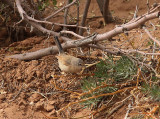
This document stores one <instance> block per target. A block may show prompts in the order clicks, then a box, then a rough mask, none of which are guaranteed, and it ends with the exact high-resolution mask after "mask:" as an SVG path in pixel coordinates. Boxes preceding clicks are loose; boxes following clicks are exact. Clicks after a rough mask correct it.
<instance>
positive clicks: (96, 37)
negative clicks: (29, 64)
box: [9, 0, 160, 60]
mask: <svg viewBox="0 0 160 119" xmlns="http://www.w3.org/2000/svg"><path fill="white" fill-rule="evenodd" d="M15 1H16V5H17V8H18V11H19V13H20V15H21V17H22V19H23V20H25V21H26V22H28V23H30V24H31V25H32V26H33V27H35V28H37V29H39V30H40V31H42V32H43V33H46V34H51V35H56V36H59V33H56V32H54V31H51V30H48V29H46V28H44V27H42V26H41V25H40V24H39V23H37V22H36V20H34V19H33V18H31V17H29V16H28V15H27V14H26V13H25V11H24V10H23V8H22V7H21V4H20V3H21V2H20V0H15ZM158 8H160V5H158V6H157V7H156V8H154V9H152V11H151V12H149V13H146V14H144V15H142V16H140V17H138V18H135V19H134V20H132V21H131V22H129V23H126V24H123V25H120V26H117V27H116V28H114V29H113V30H111V31H109V32H106V33H103V34H93V35H91V36H89V37H86V38H83V39H77V40H74V41H73V40H71V39H68V38H66V37H62V39H63V40H66V42H65V43H63V44H62V47H63V48H64V49H68V48H74V47H79V46H82V45H87V44H90V43H94V42H98V41H102V40H108V39H111V38H112V37H114V36H116V35H118V34H120V33H123V32H124V31H129V30H132V29H135V28H138V27H139V26H141V25H143V24H144V23H145V22H146V21H148V20H151V19H155V18H158V17H159V16H160V12H159V11H156V10H158ZM57 52H58V50H57V47H56V46H53V47H49V48H45V49H42V50H38V51H35V52H30V53H25V54H18V55H12V56H9V58H17V59H20V60H32V59H38V58H41V57H42V56H45V55H50V54H55V53H57Z"/></svg>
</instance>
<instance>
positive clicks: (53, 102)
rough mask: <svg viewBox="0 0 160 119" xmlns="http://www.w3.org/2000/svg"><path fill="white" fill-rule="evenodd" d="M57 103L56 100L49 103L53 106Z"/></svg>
mask: <svg viewBox="0 0 160 119" xmlns="http://www.w3.org/2000/svg"><path fill="white" fill-rule="evenodd" d="M56 102H57V101H56V100H52V101H49V102H48V103H49V104H51V105H53V104H55V103H56Z"/></svg>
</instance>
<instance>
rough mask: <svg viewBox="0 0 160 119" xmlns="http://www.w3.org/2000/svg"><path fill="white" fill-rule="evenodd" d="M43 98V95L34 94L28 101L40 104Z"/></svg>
mask: <svg viewBox="0 0 160 119" xmlns="http://www.w3.org/2000/svg"><path fill="white" fill-rule="evenodd" d="M41 98H43V97H42V95H40V94H38V93H34V94H32V96H31V97H30V98H29V99H28V100H29V101H30V102H38V101H39V100H40V99H41Z"/></svg>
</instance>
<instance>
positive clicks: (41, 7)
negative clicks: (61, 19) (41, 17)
mask: <svg viewBox="0 0 160 119" xmlns="http://www.w3.org/2000/svg"><path fill="white" fill-rule="evenodd" d="M50 2H51V3H52V4H53V5H54V6H56V5H57V0H40V3H39V5H38V9H39V10H41V11H42V10H44V9H45V8H46V7H48V6H49V5H50Z"/></svg>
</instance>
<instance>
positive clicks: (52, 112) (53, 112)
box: [48, 109, 56, 117]
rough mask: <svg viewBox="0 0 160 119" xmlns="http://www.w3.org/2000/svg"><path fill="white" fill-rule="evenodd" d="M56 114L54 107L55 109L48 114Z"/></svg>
mask: <svg viewBox="0 0 160 119" xmlns="http://www.w3.org/2000/svg"><path fill="white" fill-rule="evenodd" d="M55 114H56V110H55V109H53V110H52V111H51V112H50V113H49V114H48V116H49V117H51V116H53V115H55Z"/></svg>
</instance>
